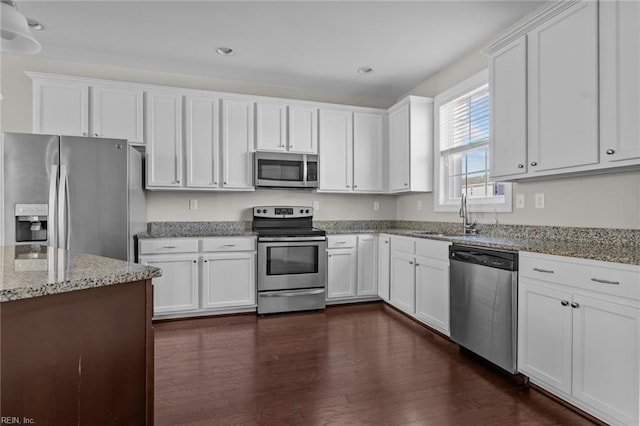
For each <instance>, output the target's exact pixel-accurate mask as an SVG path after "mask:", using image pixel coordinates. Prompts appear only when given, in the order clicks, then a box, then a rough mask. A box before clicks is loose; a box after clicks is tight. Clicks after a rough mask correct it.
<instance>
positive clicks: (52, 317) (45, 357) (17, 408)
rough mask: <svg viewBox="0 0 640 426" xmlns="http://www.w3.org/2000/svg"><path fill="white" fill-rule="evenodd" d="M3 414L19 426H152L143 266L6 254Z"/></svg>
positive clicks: (0, 267)
mask: <svg viewBox="0 0 640 426" xmlns="http://www.w3.org/2000/svg"><path fill="white" fill-rule="evenodd" d="M0 258H1V262H0V277H1V278H0V302H1V304H0V320H1V328H0V337H1V350H2V352H1V365H0V368H1V370H0V375H1V389H0V391H1V405H0V415H1V416H2V418H3V419H10V421H13V422H14V423H17V424H28V423H31V424H52V425H53V424H56V425H57V424H77V425H98V424H110V425H119V424H126V425H130V424H136V425H143V424H147V425H150V424H153V329H152V324H151V317H152V311H153V303H152V287H151V279H152V278H154V277H158V276H160V275H161V271H160V270H159V269H157V268H152V267H145V266H142V265H137V264H133V263H128V262H123V261H120V260H115V259H109V258H104V257H100V256H94V255H88V254H79V253H72V252H69V251H66V250H61V249H57V248H53V247H45V246H40V245H25V246H6V247H0Z"/></svg>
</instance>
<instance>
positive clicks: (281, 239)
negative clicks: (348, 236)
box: [258, 237, 327, 243]
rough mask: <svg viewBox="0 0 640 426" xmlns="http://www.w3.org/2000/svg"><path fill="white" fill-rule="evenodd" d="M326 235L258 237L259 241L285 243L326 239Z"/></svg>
mask: <svg viewBox="0 0 640 426" xmlns="http://www.w3.org/2000/svg"><path fill="white" fill-rule="evenodd" d="M326 240H327V237H258V242H259V243H287V242H290V241H326Z"/></svg>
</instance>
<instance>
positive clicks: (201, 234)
mask: <svg viewBox="0 0 640 426" xmlns="http://www.w3.org/2000/svg"><path fill="white" fill-rule="evenodd" d="M256 235H258V234H256V233H255V232H253V231H243V230H233V229H230V230H209V231H199V230H189V229H184V230H180V229H176V230H168V231H151V232H143V233H141V234H138V235H137V237H138V239H143V240H145V239H152V238H207V237H255V236H256Z"/></svg>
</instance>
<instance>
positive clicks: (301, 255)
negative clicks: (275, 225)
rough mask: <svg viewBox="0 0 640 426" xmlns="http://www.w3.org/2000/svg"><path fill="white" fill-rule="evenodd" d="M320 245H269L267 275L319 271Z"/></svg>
mask: <svg viewBox="0 0 640 426" xmlns="http://www.w3.org/2000/svg"><path fill="white" fill-rule="evenodd" d="M318 261H319V259H318V246H286V247H267V275H269V276H271V275H299V274H317V273H318Z"/></svg>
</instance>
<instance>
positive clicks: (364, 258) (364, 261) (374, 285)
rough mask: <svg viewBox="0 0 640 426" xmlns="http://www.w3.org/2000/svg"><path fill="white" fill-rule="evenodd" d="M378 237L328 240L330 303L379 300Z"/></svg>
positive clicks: (331, 236)
mask: <svg viewBox="0 0 640 426" xmlns="http://www.w3.org/2000/svg"><path fill="white" fill-rule="evenodd" d="M377 259H378V236H377V235H371V234H362V235H330V236H329V237H327V302H328V303H331V302H348V301H357V300H361V299H377V297H378V270H377V266H376V261H377Z"/></svg>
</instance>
